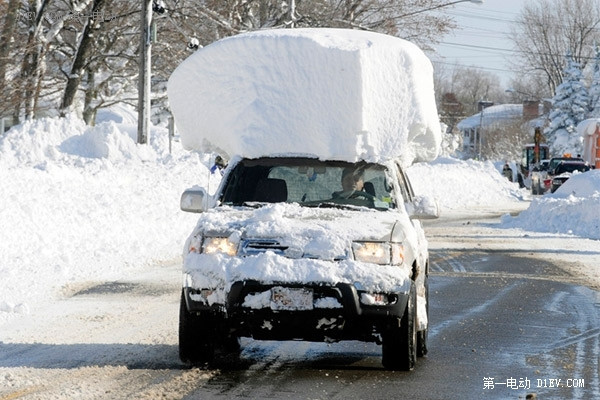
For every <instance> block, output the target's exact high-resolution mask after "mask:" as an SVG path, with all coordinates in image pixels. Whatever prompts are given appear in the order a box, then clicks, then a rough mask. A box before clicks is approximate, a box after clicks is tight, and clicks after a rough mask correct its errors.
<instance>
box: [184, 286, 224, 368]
mask: <svg viewBox="0 0 600 400" xmlns="http://www.w3.org/2000/svg"><path fill="white" fill-rule="evenodd" d="M216 338H217V330H216V329H215V326H214V318H211V316H210V315H207V314H205V313H198V314H195V313H190V312H189V311H188V309H187V306H186V303H185V294H184V293H183V291H182V293H181V303H180V306H179V359H180V360H181V361H182V362H184V363H185V364H190V365H199V364H205V363H207V362H210V361H212V360H213V358H214V355H215V348H216V346H217V343H216Z"/></svg>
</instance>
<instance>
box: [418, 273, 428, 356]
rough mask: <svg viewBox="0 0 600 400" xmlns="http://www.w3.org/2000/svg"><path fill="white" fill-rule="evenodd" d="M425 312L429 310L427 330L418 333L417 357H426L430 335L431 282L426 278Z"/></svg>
mask: <svg viewBox="0 0 600 400" xmlns="http://www.w3.org/2000/svg"><path fill="white" fill-rule="evenodd" d="M424 285H425V310H427V328H425V329H424V330H422V331H418V332H417V357H424V356H425V355H426V354H427V352H428V351H429V350H428V349H427V336H428V333H429V282H428V281H427V277H426V278H425V283H424Z"/></svg>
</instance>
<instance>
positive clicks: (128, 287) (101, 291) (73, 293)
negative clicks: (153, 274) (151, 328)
mask: <svg viewBox="0 0 600 400" xmlns="http://www.w3.org/2000/svg"><path fill="white" fill-rule="evenodd" d="M177 290H179V286H175V285H168V284H162V285H161V284H158V283H148V282H144V283H142V282H125V281H113V282H87V283H82V284H79V285H77V286H73V285H71V286H68V287H65V288H63V293H64V295H65V296H66V297H78V296H81V297H85V296H90V297H95V296H107V295H108V296H110V295H122V294H126V295H130V296H162V295H165V294H171V293H173V292H176V291H177Z"/></svg>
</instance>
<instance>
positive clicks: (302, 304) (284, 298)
mask: <svg viewBox="0 0 600 400" xmlns="http://www.w3.org/2000/svg"><path fill="white" fill-rule="evenodd" d="M271 309H272V310H289V311H297V310H312V309H313V291H312V289H306V288H285V287H281V286H276V287H274V288H272V289H271Z"/></svg>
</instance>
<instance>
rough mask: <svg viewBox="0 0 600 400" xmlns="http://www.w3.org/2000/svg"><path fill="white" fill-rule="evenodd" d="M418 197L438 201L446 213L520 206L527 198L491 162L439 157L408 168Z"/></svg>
mask: <svg viewBox="0 0 600 400" xmlns="http://www.w3.org/2000/svg"><path fill="white" fill-rule="evenodd" d="M407 174H408V175H409V177H410V181H411V183H412V186H413V189H414V191H415V192H416V193H417V194H420V195H427V196H430V197H432V198H435V199H437V201H438V203H439V205H440V207H441V211H442V213H445V212H448V211H450V212H454V211H465V212H469V211H470V210H472V209H473V208H486V207H489V208H494V207H497V206H496V205H498V204H503V207H506V206H510V204H511V203H512V204H517V203H519V202H522V201H523V200H524V197H525V196H527V193H526V191H523V190H521V189H520V188H519V185H518V184H517V183H513V182H510V181H509V180H508V179H506V178H505V177H504V176H502V175H501V174H500V172H499V171H498V170H497V169H496V167H495V166H494V164H493V163H492V162H490V161H488V162H479V161H474V160H466V161H463V160H458V159H455V158H449V157H446V158H438V159H437V160H435V161H433V162H432V163H417V164H414V165H413V166H411V167H410V168H408V169H407Z"/></svg>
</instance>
